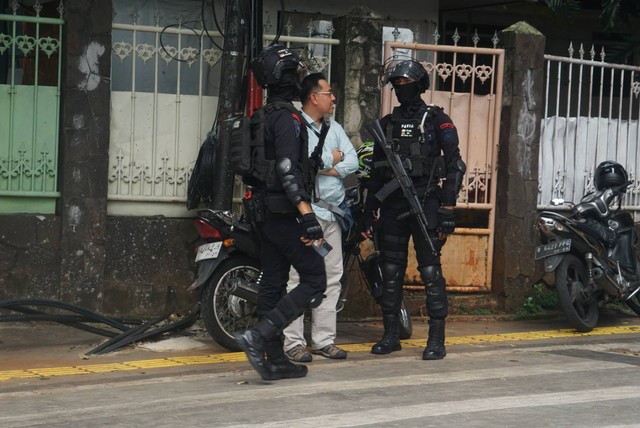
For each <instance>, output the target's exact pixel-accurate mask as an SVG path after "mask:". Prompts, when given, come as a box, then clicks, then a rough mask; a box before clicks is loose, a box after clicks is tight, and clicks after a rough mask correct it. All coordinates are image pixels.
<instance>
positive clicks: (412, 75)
mask: <svg viewBox="0 0 640 428" xmlns="http://www.w3.org/2000/svg"><path fill="white" fill-rule="evenodd" d="M400 77H405V78H407V79H411V80H413V81H415V82H418V84H419V88H420V91H421V93H422V92H424V91H426V90H427V89H429V74H428V73H427V71H426V70H425V69H424V67H423V66H422V64H420V63H419V62H418V61H416V60H414V59H408V60H404V61H401V62H398V63H396V64H395V65H391V64H388V65H387V69H386V70H385V73H384V75H383V77H382V83H384V84H387V83H391V84H392V85H393V84H394V81H395V80H396V79H398V78H400Z"/></svg>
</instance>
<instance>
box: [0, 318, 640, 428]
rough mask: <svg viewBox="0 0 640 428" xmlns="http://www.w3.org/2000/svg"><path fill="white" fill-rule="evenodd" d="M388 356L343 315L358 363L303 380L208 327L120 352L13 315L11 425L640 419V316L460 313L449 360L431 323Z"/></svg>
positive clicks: (1, 370) (341, 331)
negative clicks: (99, 351) (265, 365)
mask: <svg viewBox="0 0 640 428" xmlns="http://www.w3.org/2000/svg"><path fill="white" fill-rule="evenodd" d="M413 322H414V336H413V337H412V338H411V339H409V340H406V341H403V342H402V344H403V349H402V351H400V352H394V353H393V354H391V355H387V356H376V355H372V354H371V353H370V352H369V350H370V348H371V345H372V344H373V342H375V341H376V340H377V339H378V338H379V337H380V335H381V332H382V327H381V325H380V322H379V321H354V322H340V323H339V325H338V344H339V345H340V346H341V347H343V348H344V349H346V350H348V351H349V356H348V358H347V359H346V360H328V359H325V358H322V357H319V356H315V358H314V361H313V362H311V363H309V364H308V366H309V374H308V376H307V377H305V378H303V379H289V380H280V381H275V382H265V381H263V380H261V379H260V378H259V376H258V375H257V373H256V372H255V371H253V370H252V369H251V367H250V365H249V363H248V362H247V360H246V357H245V355H244V354H243V353H239V352H229V351H227V350H226V349H224V348H222V347H220V346H219V345H217V344H215V342H213V341H212V340H211V339H210V338H209V337H208V336H207V335H206V333H205V332H204V331H203V330H202V329H201V328H199V327H198V325H196V326H194V327H193V328H191V329H190V330H188V331H184V332H181V333H180V334H173V335H171V336H170V337H167V338H165V339H163V340H159V341H155V342H151V343H141V344H136V345H135V346H131V347H128V348H126V349H123V350H120V351H118V352H114V353H111V354H108V355H99V356H91V357H87V356H86V355H85V353H86V352H87V351H88V350H90V349H92V348H93V347H95V346H96V345H98V344H99V343H100V342H101V341H102V340H103V339H101V338H100V337H96V336H95V335H92V334H89V333H86V332H83V331H79V330H75V329H72V328H70V327H66V326H62V325H57V324H50V323H36V324H0V362H1V364H2V366H0V426H1V427H3V428H4V427H26V426H33V427H35V426H37V427H65V428H68V427H103V426H104V427H107V426H109V427H154V428H159V427H176V426H183V427H201V426H213V427H249V426H262V427H298V426H299V427H311V426H314V427H315V426H321V427H343V426H375V427H385V428H387V427H425V426H429V427H431V426H433V427H441V426H448V427H457V426H463V427H495V426H507V427H509V426H518V427H519V426H524V427H541V426H544V427H547V426H548V427H558V426H571V427H573V426H580V427H583V426H588V427H604V426H611V427H613V426H615V427H631V426H640V421H639V420H638V414H637V400H638V398H640V386H638V382H637V381H636V376H637V371H638V367H639V366H640V358H638V356H640V318H637V317H635V316H630V315H628V314H622V313H619V312H605V313H603V314H602V316H601V319H600V322H599V324H598V326H597V328H596V329H594V330H593V331H592V332H590V333H585V334H583V333H577V332H576V331H575V330H573V329H571V328H570V327H569V326H568V324H567V323H566V321H565V320H564V319H563V318H562V317H561V316H558V317H554V318H547V319H541V320H527V321H523V320H518V321H513V320H508V319H506V318H505V317H497V316H488V317H480V316H453V317H450V319H449V320H448V324H447V357H446V358H445V359H444V360H442V361H429V362H427V361H422V360H421V358H420V356H421V353H422V349H423V347H424V345H425V336H426V324H425V320H424V319H421V318H414V319H413Z"/></svg>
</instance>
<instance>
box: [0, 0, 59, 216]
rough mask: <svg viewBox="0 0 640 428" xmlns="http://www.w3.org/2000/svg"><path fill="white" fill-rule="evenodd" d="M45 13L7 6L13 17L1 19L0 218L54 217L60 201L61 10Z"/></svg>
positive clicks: (50, 9)
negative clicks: (5, 215)
mask: <svg viewBox="0 0 640 428" xmlns="http://www.w3.org/2000/svg"><path fill="white" fill-rule="evenodd" d="M46 7H47V8H46V9H44V10H43V5H41V4H40V2H39V1H37V0H36V2H35V3H34V5H33V7H31V8H26V7H24V6H20V5H19V4H18V2H17V1H12V2H11V4H10V8H11V11H12V13H11V14H0V112H1V113H0V197H1V198H2V204H0V213H12V212H13V213H15V212H32V213H42V214H48V213H53V212H54V210H55V202H56V198H57V197H59V196H60V193H59V192H58V191H57V174H58V123H59V117H60V83H61V61H60V46H61V44H62V30H63V25H64V20H63V13H64V7H63V2H62V1H60V2H59V3H55V4H54V3H48V4H47V5H46ZM45 13H46V14H47V15H49V16H43V15H44V14H45ZM52 16H54V17H52Z"/></svg>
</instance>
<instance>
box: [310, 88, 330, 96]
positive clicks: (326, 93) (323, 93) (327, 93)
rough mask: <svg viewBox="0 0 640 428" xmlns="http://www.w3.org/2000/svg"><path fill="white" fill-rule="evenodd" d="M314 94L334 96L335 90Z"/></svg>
mask: <svg viewBox="0 0 640 428" xmlns="http://www.w3.org/2000/svg"><path fill="white" fill-rule="evenodd" d="M314 94H318V95H329V96H332V95H333V89H332V90H330V91H315V92H314Z"/></svg>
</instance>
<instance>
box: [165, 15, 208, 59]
mask: <svg viewBox="0 0 640 428" xmlns="http://www.w3.org/2000/svg"><path fill="white" fill-rule="evenodd" d="M191 22H198V21H187V23H191ZM187 23H183V24H169V25H167V26H165V27H164V28H163V29H162V31H161V32H160V47H161V48H162V50H163V51H164V52H165V53H166V54H167V56H168V57H170V58H172V59H174V60H176V61H180V62H189V61H196V60H197V59H198V58H200V52H202V38H201V37H200V35H199V34H198V32H197V31H196V30H195V29H193V28H191V27H189V26H188V25H186V24H187ZM173 27H184V28H187V29H189V30H191V31H193V34H195V36H196V37H197V38H198V53H197V54H196V56H195V57H193V58H191V59H188V60H187V59H180V58H179V57H177V58H176V57H175V56H173V55H171V54H170V53H169V52H168V51H167V49H166V48H165V47H164V43H162V35H163V34H164V32H165V31H166V30H167V28H173ZM178 36H179V35H178ZM178 54H180V52H178Z"/></svg>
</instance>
